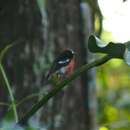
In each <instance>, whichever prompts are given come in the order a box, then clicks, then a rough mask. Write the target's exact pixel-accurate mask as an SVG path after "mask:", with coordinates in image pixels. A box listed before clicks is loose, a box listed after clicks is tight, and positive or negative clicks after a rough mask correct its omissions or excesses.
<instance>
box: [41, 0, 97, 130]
mask: <svg viewBox="0 0 130 130" xmlns="http://www.w3.org/2000/svg"><path fill="white" fill-rule="evenodd" d="M86 8H87V11H89V13H86V14H83V15H86V16H87V18H86V19H87V21H86V22H87V23H85V22H83V21H84V20H83V19H84V18H83V17H84V16H82V13H81V11H83V10H82V9H81V8H80V0H69V1H66V0H53V1H52V0H48V1H47V13H48V22H49V28H48V30H49V31H48V43H49V45H50V46H53V50H54V55H55V56H56V55H58V54H59V52H61V51H62V50H64V49H66V48H72V49H73V50H74V51H75V52H76V53H77V54H76V60H77V63H76V64H77V66H76V67H78V66H80V65H82V64H84V63H86V62H87V60H88V52H87V42H86V41H87V38H88V35H89V34H90V33H91V32H92V28H93V22H92V21H91V10H90V8H89V6H88V5H87V6H86ZM86 16H85V17H86ZM84 28H85V29H86V31H83V30H84ZM93 76H94V73H93V74H92V72H91V71H90V72H89V73H84V74H83V75H82V76H81V78H79V79H78V80H76V81H75V82H74V83H73V84H72V86H73V87H70V88H68V89H65V90H64V91H62V92H61V93H59V94H58V95H57V96H56V97H54V98H53V99H52V100H51V101H50V102H49V103H48V106H46V108H44V110H43V113H46V114H44V115H42V120H44V122H45V124H48V126H49V129H50V130H85V129H87V130H94V129H95V111H96V108H95V107H96V105H95V103H96V102H95V84H94V83H93V79H94V77H93ZM91 101H92V103H91Z"/></svg>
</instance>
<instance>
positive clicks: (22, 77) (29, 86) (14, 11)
mask: <svg viewBox="0 0 130 130" xmlns="http://www.w3.org/2000/svg"><path fill="white" fill-rule="evenodd" d="M42 29H43V28H42V23H41V15H40V11H39V8H38V6H37V3H36V1H35V0H31V1H30V0H25V1H21V0H13V1H10V0H6V1H5V0H1V1H0V50H2V48H4V47H6V45H8V44H13V43H16V42H17V43H18V44H16V45H15V46H14V47H13V48H12V49H10V51H9V52H8V54H7V55H6V58H5V60H4V67H5V68H6V72H7V75H8V78H9V81H10V83H11V85H12V87H13V88H12V90H14V92H15V97H16V100H17V101H20V100H21V99H23V98H25V97H26V96H28V95H29V94H32V93H33V92H37V91H38V87H39V86H40V83H39V75H40V72H39V73H38V74H37V73H36V72H35V71H34V69H35V68H34V67H35V66H37V65H39V64H40V63H39V62H38V61H39V59H38V58H40V56H41V54H42V49H43V33H42ZM0 87H1V88H0V89H2V91H3V89H4V85H2V84H1V85H0ZM7 94H8V93H6V94H4V96H5V95H6V96H7ZM6 96H5V99H6ZM0 98H1V96H0ZM2 98H3V96H2ZM35 100H36V98H33V99H32V100H31V101H30V102H26V103H24V104H22V105H20V106H19V107H18V112H19V117H21V116H22V115H23V113H25V112H26V111H27V110H28V108H29V107H30V106H31V105H32V104H33V103H34V101H35ZM2 101H5V100H2ZM1 109H2V107H1Z"/></svg>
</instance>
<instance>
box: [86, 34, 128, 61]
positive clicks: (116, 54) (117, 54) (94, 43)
mask: <svg viewBox="0 0 130 130" xmlns="http://www.w3.org/2000/svg"><path fill="white" fill-rule="evenodd" d="M125 48H126V46H125V44H122V43H113V42H109V43H107V44H106V43H104V42H103V41H101V40H100V39H99V38H97V37H96V36H94V35H91V36H90V37H89V39H88V49H89V50H90V51H91V52H93V53H105V54H108V55H110V56H111V57H112V58H121V59H123V57H124V52H125Z"/></svg>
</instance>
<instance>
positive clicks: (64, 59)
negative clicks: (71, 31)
mask: <svg viewBox="0 0 130 130" xmlns="http://www.w3.org/2000/svg"><path fill="white" fill-rule="evenodd" d="M74 54H75V53H74V51H73V50H71V49H67V50H65V51H63V52H62V53H61V54H60V55H59V56H58V57H57V58H56V59H55V60H54V61H53V63H52V66H51V68H50V70H49V72H48V74H47V76H46V79H49V78H50V77H51V76H52V75H53V74H54V73H56V74H59V75H65V76H69V75H70V74H71V73H72V72H73V69H74V65H75V59H74Z"/></svg>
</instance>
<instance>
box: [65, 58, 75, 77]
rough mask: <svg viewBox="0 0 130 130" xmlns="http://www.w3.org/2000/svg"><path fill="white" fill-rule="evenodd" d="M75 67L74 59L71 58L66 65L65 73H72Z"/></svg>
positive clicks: (68, 74)
mask: <svg viewBox="0 0 130 130" xmlns="http://www.w3.org/2000/svg"><path fill="white" fill-rule="evenodd" d="M74 67H75V59H74V58H73V59H72V60H71V61H70V63H69V64H68V65H67V70H66V75H67V76H70V75H71V74H72V73H73V70H74Z"/></svg>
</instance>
